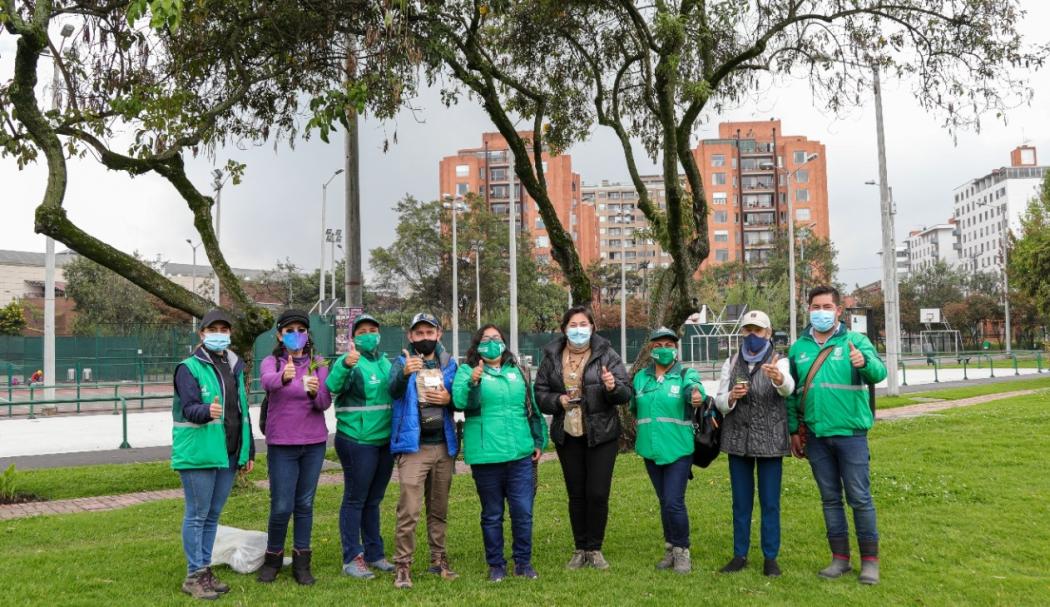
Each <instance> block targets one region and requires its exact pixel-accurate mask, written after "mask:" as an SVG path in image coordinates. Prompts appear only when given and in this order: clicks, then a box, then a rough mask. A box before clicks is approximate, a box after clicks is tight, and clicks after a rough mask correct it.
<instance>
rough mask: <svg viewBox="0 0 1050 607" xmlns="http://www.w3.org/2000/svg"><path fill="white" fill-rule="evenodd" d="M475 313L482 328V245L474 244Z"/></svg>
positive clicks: (479, 326)
mask: <svg viewBox="0 0 1050 607" xmlns="http://www.w3.org/2000/svg"><path fill="white" fill-rule="evenodd" d="M474 312H475V314H476V315H477V317H478V319H477V320H478V326H477V328H478V329H480V328H481V243H480V242H475V243H474Z"/></svg>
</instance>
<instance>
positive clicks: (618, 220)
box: [583, 175, 671, 270]
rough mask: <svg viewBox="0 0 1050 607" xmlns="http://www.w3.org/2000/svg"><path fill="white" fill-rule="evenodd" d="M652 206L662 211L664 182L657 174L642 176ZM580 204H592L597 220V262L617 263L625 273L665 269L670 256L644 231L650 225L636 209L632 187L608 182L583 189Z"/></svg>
mask: <svg viewBox="0 0 1050 607" xmlns="http://www.w3.org/2000/svg"><path fill="white" fill-rule="evenodd" d="M642 181H643V182H644V183H645V187H646V191H647V192H648V193H649V198H650V199H651V200H652V202H653V205H654V206H656V207H657V208H659V209H660V210H664V209H665V206H666V203H665V202H664V181H663V177H662V176H660V175H645V176H642ZM583 202H584V203H589V204H591V205H593V207H594V210H595V215H596V217H597V221H598V259H599V260H600V261H602V262H603V263H605V262H613V263H619V262H620V261H621V260H623V261H624V262H625V263H626V265H627V269H628V270H646V269H653V268H658V267H663V268H666V267H667V266H669V265H670V263H671V256H670V255H668V254H667V253H666V252H664V251H663V250H662V249H661V248H660V245H659V244H658V243H657V242H655V241H654V240H653V238H652V237H651V235H649V234H647V233H646V231H647V229H648V228H649V222H648V220H646V218H645V214H644V213H642V211H641V210H640V209H639V208H638V190H637V189H635V187H634V185H633V184H622V183H609V182H608V181H602V182H601V183H600V184H598V185H586V184H585V185H584V186H583Z"/></svg>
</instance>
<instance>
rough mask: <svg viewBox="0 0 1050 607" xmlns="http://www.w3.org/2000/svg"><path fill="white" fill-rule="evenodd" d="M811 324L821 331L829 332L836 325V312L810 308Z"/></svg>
mask: <svg viewBox="0 0 1050 607" xmlns="http://www.w3.org/2000/svg"><path fill="white" fill-rule="evenodd" d="M809 324H811V325H813V328H814V329H816V330H817V331H819V332H821V333H827V332H828V331H830V330H831V328H832V327H834V326H835V312H834V311H833V310H810V312H809Z"/></svg>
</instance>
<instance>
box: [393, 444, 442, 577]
mask: <svg viewBox="0 0 1050 607" xmlns="http://www.w3.org/2000/svg"><path fill="white" fill-rule="evenodd" d="M396 465H397V474H398V479H399V480H398V484H399V485H400V486H401V497H400V498H399V499H398V501H397V528H396V530H395V538H394V543H395V549H394V562H395V563H404V564H411V563H412V555H413V554H414V553H415V551H416V524H417V523H418V522H419V512H420V510H421V509H422V506H423V502H424V501H426V506H427V536H428V543H429V544H430V556H431V558H433V557H434V556H436V555H443V554H445V531H446V529H447V528H448V494H449V491H450V490H451V489H452V474H453V472H454V469H455V460H454V459H453V458H451V457H449V455H448V447H447V446H446V445H445V444H444V443H442V444H440V445H420V446H419V451H417V452H416V453H402V454H400V455H398V456H397V462H396Z"/></svg>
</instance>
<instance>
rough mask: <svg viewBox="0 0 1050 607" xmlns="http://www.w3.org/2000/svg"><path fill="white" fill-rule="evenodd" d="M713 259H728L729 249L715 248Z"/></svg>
mask: <svg viewBox="0 0 1050 607" xmlns="http://www.w3.org/2000/svg"><path fill="white" fill-rule="evenodd" d="M715 261H729V251H727V250H726V249H715Z"/></svg>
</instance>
